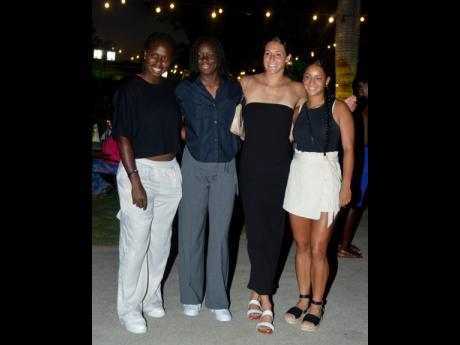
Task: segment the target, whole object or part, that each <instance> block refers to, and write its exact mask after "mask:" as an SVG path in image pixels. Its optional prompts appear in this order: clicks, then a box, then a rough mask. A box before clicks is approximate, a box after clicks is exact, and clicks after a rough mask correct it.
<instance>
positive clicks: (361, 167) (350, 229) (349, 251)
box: [337, 75, 369, 258]
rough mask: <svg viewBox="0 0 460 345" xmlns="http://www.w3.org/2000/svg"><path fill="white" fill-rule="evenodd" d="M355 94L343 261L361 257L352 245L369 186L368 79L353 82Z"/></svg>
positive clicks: (356, 248)
mask: <svg viewBox="0 0 460 345" xmlns="http://www.w3.org/2000/svg"><path fill="white" fill-rule="evenodd" d="M353 84H354V85H355V87H354V89H355V93H356V95H357V96H358V105H359V106H358V108H357V109H356V111H355V112H354V117H353V118H354V121H355V133H356V135H355V136H356V140H355V157H356V158H355V167H354V169H353V178H352V181H351V188H352V192H353V195H352V199H351V202H350V204H349V205H348V207H347V208H345V209H344V210H343V211H344V212H346V218H345V223H344V225H343V233H342V237H341V241H340V243H339V247H338V250H337V256H339V257H343V258H362V257H363V256H362V254H361V250H360V249H359V248H358V247H356V246H355V245H353V244H352V243H351V240H352V238H353V235H354V234H355V232H356V229H357V228H358V225H359V222H360V220H361V217H362V214H363V211H364V209H365V206H366V201H367V184H368V164H369V158H368V154H369V153H368V150H369V147H368V139H367V137H368V120H367V119H368V100H369V98H368V88H369V83H368V80H367V77H365V76H363V75H361V76H358V77H357V78H356V79H355V80H354V83H353Z"/></svg>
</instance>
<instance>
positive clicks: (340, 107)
mask: <svg viewBox="0 0 460 345" xmlns="http://www.w3.org/2000/svg"><path fill="white" fill-rule="evenodd" d="M334 110H337V111H338V112H339V113H343V112H344V111H346V112H350V108H348V105H347V103H345V102H344V101H342V100H340V99H336V100H335V105H334Z"/></svg>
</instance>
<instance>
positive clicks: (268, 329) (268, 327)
mask: <svg viewBox="0 0 460 345" xmlns="http://www.w3.org/2000/svg"><path fill="white" fill-rule="evenodd" d="M266 315H268V316H271V318H272V322H267V321H263V322H259V323H258V324H257V326H256V328H257V330H258V331H259V332H260V333H262V334H272V333H273V331H274V330H275V326H273V312H272V311H271V310H264V312H263V313H262V315H261V316H260V317H261V318H262V317H264V316H266ZM261 327H264V328H261Z"/></svg>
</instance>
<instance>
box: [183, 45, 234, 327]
mask: <svg viewBox="0 0 460 345" xmlns="http://www.w3.org/2000/svg"><path fill="white" fill-rule="evenodd" d="M190 73H191V74H190V79H188V80H184V81H182V82H181V83H180V84H179V85H178V86H177V88H176V96H177V99H178V103H179V104H180V107H181V110H182V115H183V117H184V121H185V125H184V127H183V128H182V136H183V137H182V138H183V139H184V140H185V148H184V154H183V157H182V164H181V165H182V168H181V169H182V177H183V185H182V188H183V198H182V200H181V203H180V206H179V260H180V264H179V283H180V300H181V303H182V304H183V308H184V310H183V312H184V314H185V315H187V316H196V315H198V313H199V312H200V310H201V305H202V302H203V300H204V297H205V294H206V302H205V303H206V306H207V307H208V308H209V309H210V311H211V312H212V313H214V315H215V318H216V319H217V320H218V321H230V320H231V318H232V316H231V314H230V311H229V299H228V295H227V283H228V272H229V243H228V237H229V228H230V221H231V218H232V211H233V204H234V200H235V194H236V193H237V190H238V180H237V175H236V167H235V155H236V154H237V152H238V150H239V148H240V139H239V137H237V136H235V135H233V134H232V133H230V131H229V128H230V124H231V121H232V119H233V114H234V111H235V107H236V104H237V103H238V102H239V101H240V99H241V97H242V91H241V87H240V85H239V83H238V82H236V81H234V80H231V79H230V78H229V74H228V71H227V66H226V62H225V54H224V50H223V48H222V45H221V43H220V42H219V41H218V40H217V39H216V38H214V37H200V38H198V39H197V40H196V41H195V42H194V43H193V45H192V48H191V50H190ZM208 215H209V236H208V245H207V252H205V248H206V246H205V240H206V237H205V233H206V231H205V230H206V223H207V217H208ZM205 257H206V265H205V262H204V260H205ZM205 266H206V270H205ZM205 281H206V286H205V284H204V282H205ZM205 291H206V292H205Z"/></svg>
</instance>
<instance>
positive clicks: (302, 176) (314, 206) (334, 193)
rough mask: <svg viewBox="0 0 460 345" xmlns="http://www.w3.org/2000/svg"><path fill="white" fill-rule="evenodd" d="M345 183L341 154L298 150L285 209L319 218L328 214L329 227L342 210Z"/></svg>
mask: <svg viewBox="0 0 460 345" xmlns="http://www.w3.org/2000/svg"><path fill="white" fill-rule="evenodd" d="M341 183H342V172H341V169H340V164H339V159H338V152H337V151H334V152H327V153H326V156H324V153H322V152H302V151H299V150H297V149H295V152H294V158H293V159H292V162H291V168H290V171H289V178H288V183H287V186H286V194H285V196H284V203H283V208H284V209H285V210H286V211H288V212H289V213H292V214H295V215H297V216H300V217H305V218H309V219H319V218H320V216H321V212H327V213H328V221H327V226H328V227H329V226H330V225H331V224H332V221H333V220H334V218H335V216H336V215H337V213H338V212H339V210H340V206H339V193H340V186H341Z"/></svg>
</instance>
